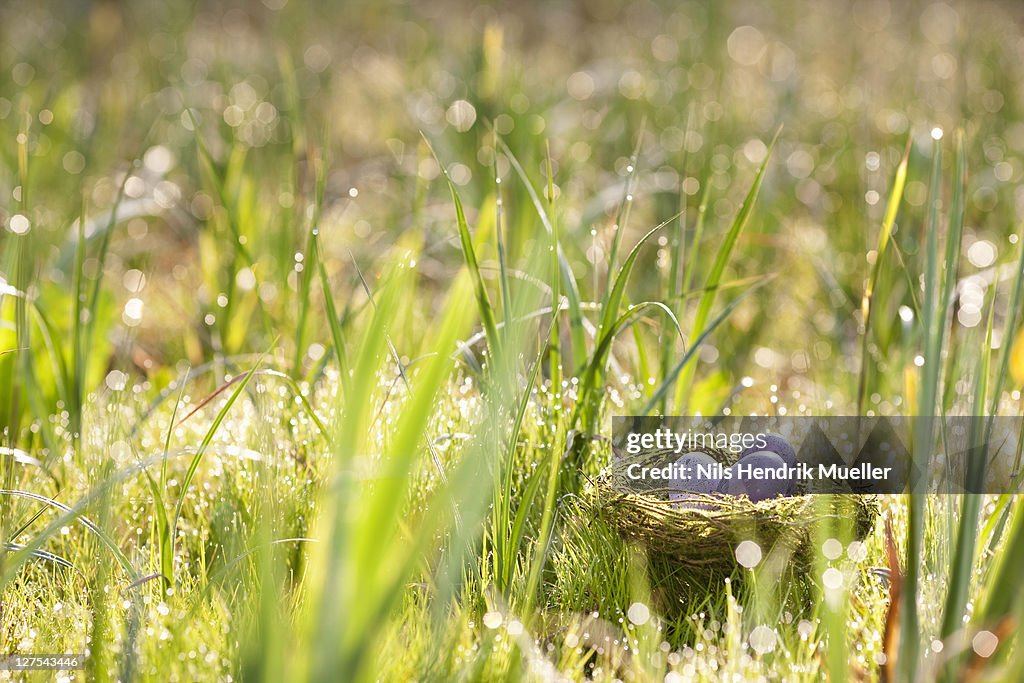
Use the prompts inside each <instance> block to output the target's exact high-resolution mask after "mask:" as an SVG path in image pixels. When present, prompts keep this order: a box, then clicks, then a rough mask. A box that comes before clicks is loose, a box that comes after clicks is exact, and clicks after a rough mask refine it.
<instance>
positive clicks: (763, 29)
mask: <svg viewBox="0 0 1024 683" xmlns="http://www.w3.org/2000/svg"><path fill="white" fill-rule="evenodd" d="M1022 19H1024V17H1022V12H1021V9H1020V7H1019V6H1017V5H1016V4H1012V3H1009V2H1006V3H1000V2H983V3H977V4H971V5H967V4H960V3H953V4H945V3H941V2H939V3H924V2H910V3H895V2H885V1H884V0H871V1H866V2H857V3H850V4H848V3H840V2H824V3H815V4H813V5H801V4H797V3H775V4H772V5H759V4H756V3H729V4H719V3H700V2H686V3H658V2H631V3H625V4H619V3H610V2H604V1H602V0H587V1H586V2H582V3H577V4H571V5H570V4H560V3H526V4H523V5H520V6H517V7H515V8H503V9H496V8H490V7H470V6H468V5H465V4H462V3H456V2H441V3H429V4H405V5H401V4H399V5H395V4H366V3H344V4H342V5H339V6H332V7H313V6H306V5H304V4H301V3H295V2H292V3H285V2H280V1H278V0H266V2H264V3H262V4H252V5H244V6H243V5H238V4H233V3H219V2H213V3H200V4H199V5H195V6H193V5H190V4H182V3H155V2H139V3H130V4H129V3H125V4H121V3H113V2H95V3H78V2H58V1H56V0H54V1H52V2H43V3H29V2H22V1H20V0H15V1H12V2H8V3H4V4H3V6H0V139H2V140H4V141H5V142H4V143H3V144H0V198H2V199H0V223H2V225H3V229H2V230H0V277H2V278H3V279H2V280H0V430H2V437H0V448H2V449H3V450H2V451H0V480H2V482H3V486H2V490H3V494H2V495H0V535H3V541H4V544H5V546H4V547H5V548H7V547H8V546H7V545H6V544H8V543H10V544H14V545H12V546H11V547H10V549H9V550H5V551H4V552H3V554H0V577H2V582H0V588H2V590H3V602H4V610H3V612H2V615H0V653H3V652H8V651H19V652H28V651H36V652H39V651H51V652H59V651H68V652H72V651H84V650H85V649H86V648H87V647H88V648H89V649H90V650H91V657H90V660H89V671H88V677H89V679H90V680H114V679H121V680H135V679H143V680H170V679H172V678H174V677H177V678H179V679H180V678H191V679H217V678H220V679H223V678H226V677H227V676H229V675H230V676H232V677H234V678H242V679H249V680H255V679H266V680H283V679H285V678H287V679H289V680H335V679H338V678H344V679H346V680H369V679H395V680H398V679H411V678H421V679H437V680H452V679H465V680H477V679H487V680H497V679H516V678H532V679H544V680H547V679H551V678H554V677H555V676H556V674H557V673H561V674H564V675H565V676H566V677H568V678H572V679H580V678H584V677H589V678H593V679H596V680H612V679H626V680H628V679H633V680H653V679H658V678H664V679H665V680H688V679H699V680H713V679H718V678H720V677H721V676H722V675H723V674H725V673H728V674H734V675H736V676H739V677H741V678H749V677H755V676H764V677H767V678H769V679H780V678H781V679H786V680H818V679H819V678H820V677H821V676H822V675H824V674H825V672H827V675H828V676H829V677H830V678H831V679H834V680H839V679H841V678H849V679H861V678H866V679H869V680H873V679H877V678H878V677H879V676H880V675H881V674H880V671H881V668H880V667H881V666H882V665H883V663H885V662H887V663H888V664H887V665H886V666H891V667H892V668H894V669H895V670H897V671H899V672H901V673H900V676H901V679H904V680H913V679H914V678H915V677H923V678H928V677H935V676H938V675H940V672H942V671H943V670H944V671H945V674H944V675H946V676H949V677H950V678H952V679H954V680H955V679H958V678H960V677H966V678H969V677H975V679H986V678H987V679H988V680H1012V679H1013V676H1014V675H1016V673H1018V672H1020V671H1021V670H1022V667H1024V659H1022V658H1021V656H1020V653H1019V648H1018V647H1017V643H1016V637H1015V634H1014V632H1013V630H1012V626H1011V625H1012V624H1013V623H1016V621H1017V620H1019V618H1020V616H1021V613H1022V610H1024V605H1022V604H1021V602H1020V600H1018V599H1017V598H1016V597H1015V595H1016V592H1015V590H1014V588H1015V580H1016V579H1015V576H1016V574H1015V571H1016V570H1015V567H1016V566H1018V565H1019V559H1020V558H1019V556H1020V554H1021V552H1022V551H1021V548H1022V547H1024V524H1022V521H1021V515H1020V514H1018V509H1017V508H1018V506H1017V504H1016V499H1015V498H1014V497H1012V496H1009V495H1006V496H1001V497H990V498H982V497H979V496H971V495H967V496H964V497H963V498H962V499H961V500H957V499H955V498H953V497H926V496H924V495H921V494H914V495H911V496H910V497H909V498H906V499H903V498H899V497H894V498H893V499H892V500H889V501H887V503H886V506H885V508H886V515H887V517H888V518H889V519H891V520H892V521H893V522H894V528H895V529H896V530H897V533H896V535H897V539H896V540H897V541H898V543H899V544H900V547H901V549H903V551H904V553H905V554H904V555H903V570H904V573H903V576H902V580H903V581H904V582H905V583H904V586H903V588H904V590H903V593H902V595H903V599H902V601H901V602H900V603H899V605H897V607H898V608H899V609H900V612H899V617H900V619H901V620H902V621H901V623H902V625H903V626H902V629H901V633H900V636H901V637H900V643H901V647H900V649H899V650H898V651H892V650H888V651H884V645H883V642H882V631H883V629H884V625H885V623H886V617H887V616H889V615H891V614H890V612H889V610H890V608H892V606H891V605H889V604H888V598H887V593H886V591H885V588H884V586H883V585H882V584H881V583H880V581H879V580H878V579H877V572H872V571H871V568H872V567H873V566H877V565H886V564H887V560H886V554H885V547H884V544H883V542H882V540H881V539H880V534H879V533H876V534H874V535H873V536H872V537H869V539H867V541H866V545H865V547H864V548H863V554H862V553H861V550H860V549H858V550H857V551H856V552H854V550H853V549H854V548H855V546H853V545H852V540H851V538H850V537H849V533H848V530H845V529H842V528H836V529H831V528H829V529H825V528H822V529H818V530H817V532H818V533H817V543H818V544H819V545H821V546H824V544H826V543H829V542H830V541H832V540H838V542H839V543H840V544H841V546H840V547H841V548H845V549H847V550H848V552H847V553H846V554H845V555H844V554H840V556H839V558H838V559H837V558H834V557H832V558H830V557H826V556H825V553H824V550H823V552H822V555H821V556H820V557H818V558H817V560H818V562H817V564H816V565H815V568H814V569H813V571H812V574H811V575H810V576H809V577H808V578H807V585H806V586H796V585H787V584H786V582H785V581H781V580H780V579H779V578H778V577H777V576H774V575H773V574H772V573H771V571H769V567H768V566H767V565H766V566H761V567H758V568H757V569H756V570H754V571H749V570H742V569H737V572H736V574H735V575H734V576H733V577H731V578H730V581H729V582H727V583H725V584H715V585H699V584H696V583H694V582H693V581H690V577H687V576H677V577H676V579H678V580H680V581H682V582H684V583H685V582H687V581H690V584H689V585H688V590H687V591H686V592H685V602H684V603H680V605H679V606H678V607H680V608H681V609H678V610H677V611H678V614H669V613H668V612H666V613H665V614H659V613H658V611H657V605H658V601H659V599H661V593H660V592H659V591H662V590H663V589H664V586H660V585H657V583H656V581H654V579H655V578H656V577H657V575H658V573H657V572H656V571H653V568H652V565H651V562H652V561H654V560H652V559H651V558H646V557H644V556H643V553H641V552H640V551H639V550H638V549H636V548H633V547H630V546H629V545H628V544H626V543H625V542H624V541H623V540H622V539H621V538H620V537H618V536H617V535H615V534H614V532H612V531H611V530H610V529H606V528H603V527H602V525H601V524H600V523H598V522H597V521H590V520H585V519H581V518H580V512H579V511H580V509H581V508H580V506H579V499H578V497H577V496H579V495H586V483H587V479H588V477H591V476H593V475H594V474H595V473H596V472H597V471H598V470H599V469H600V468H601V466H602V465H603V464H605V463H606V462H607V460H608V458H609V457H610V453H609V448H608V447H607V444H606V443H605V442H604V441H603V440H602V434H604V433H605V432H606V431H607V419H608V417H609V416H610V415H611V414H615V413H620V414H621V413H630V412H642V411H643V412H646V411H664V412H673V411H674V412H682V411H688V412H701V413H704V414H711V413H716V412H725V411H728V412H737V411H739V412H757V413H774V414H780V415H781V414H790V415H793V414H815V415H827V414H837V415H841V414H865V415H874V414H920V415H925V416H929V415H934V416H936V417H937V418H938V417H941V416H943V415H956V414H970V413H973V414H979V415H980V414H988V415H995V414H997V413H999V414H1019V413H1020V410H1021V408H1020V393H1019V384H1020V382H1021V376H1020V375H1021V373H1019V372H1016V371H1015V369H1016V368H1018V367H1019V366H1020V363H1019V362H1018V361H1019V360H1020V358H1019V357H1020V355H1021V354H1020V350H1019V344H1016V345H1015V344H1012V343H1011V340H1014V339H1016V338H1017V337H1018V334H1019V333H1018V327H1019V326H1020V305H1021V288H1022V285H1021V282H1022V278H1021V272H1022V269H1021V263H1024V261H1021V259H1022V258H1024V251H1022V250H1021V245H1020V243H1019V223H1020V207H1021V204H1022V194H1021V192H1020V191H1019V189H1018V186H1019V182H1020V180H1021V177H1022V174H1024V159H1022V157H1024V126H1022V124H1021V123H1020V118H1021V117H1020V114H1021V109H1022V102H1024V100H1022V97H1024V93H1022V92H1021V90H1020V85H1019V84H1020V82H1021V79H1020V78H1019V76H1020V66H1019V65H1020V60H1019V51H1020V44H1021V42H1020V26H1021V21H1022ZM567 36H568V37H571V39H567ZM782 124H784V126H785V128H784V132H783V133H781V134H780V133H776V131H778V130H779V126H780V125H782ZM954 130H955V131H957V132H956V134H955V143H954V151H953V153H952V154H951V155H947V156H948V157H949V159H944V158H943V155H942V153H941V148H942V144H943V143H942V141H941V139H940V138H942V137H943V136H942V135H941V134H942V132H943V131H947V132H952V131H954ZM961 131H962V132H961ZM424 140H429V141H430V142H429V144H427V143H425V142H424ZM431 146H432V149H430V147H431ZM755 199H756V205H755V201H754V200H755ZM651 226H659V227H658V228H656V229H655V230H653V231H650V228H651ZM627 245H628V248H629V249H631V250H632V251H630V252H628V253H627V254H626V257H625V258H624V259H620V258H619V257H620V255H621V254H622V253H623V250H624V249H626V248H627ZM563 311H564V313H563ZM627 330H628V332H629V334H623V333H624V332H626V331H627ZM267 349H269V351H267ZM992 360H994V361H995V362H994V363H993V362H991V361H992ZM257 367H258V368H259V370H254V368H257ZM193 368H194V369H193ZM231 378H234V379H231ZM239 378H241V379H239ZM278 380H281V381H278ZM227 382H231V384H230V385H229V386H230V387H231V389H232V390H231V391H230V392H227V393H225V394H220V393H217V392H218V390H219V389H223V388H224V387H225V383H227ZM172 395H173V396H174V397H175V398H176V399H177V400H176V401H175V402H174V403H173V404H172V403H171V402H168V401H166V399H167V398H169V397H171V396H172ZM192 411H195V413H194V415H193V414H192ZM182 416H189V418H188V419H187V420H182V419H181V418H182ZM938 422H939V420H938V419H936V423H938ZM926 431H927V430H926ZM936 431H939V430H936ZM930 436H931V435H930V434H922V435H920V436H919V437H918V438H916V439H915V445H916V446H917V447H918V449H920V450H919V454H926V451H927V448H928V447H929V446H930ZM41 474H42V476H40V475H41ZM1005 474H1006V476H1008V477H1013V478H1014V480H1016V477H1017V475H1018V473H1017V472H1016V471H1012V472H1007V473H1005ZM171 501H174V505H175V509H174V511H173V517H170V518H169V517H168V509H167V507H166V506H167V505H169V504H170V503H171ZM76 522H80V524H79V523H76ZM58 560H59V561H58ZM62 562H63V563H66V564H70V565H71V568H68V567H66V566H63V565H62ZM661 569H663V568H661ZM830 570H836V571H838V572H839V574H840V575H841V577H842V581H841V584H840V586H839V588H835V587H834V586H832V584H831V583H829V585H825V583H826V582H825V581H824V578H825V576H826V574H825V573H826V572H829V571H830ZM895 575H896V579H894V580H897V579H899V578H900V576H899V573H898V572H896V574H895ZM161 576H162V577H165V578H160V577H161ZM835 576H836V574H833V573H830V574H828V577H830V581H832V580H834V579H835ZM982 576H984V577H986V581H984V582H983V581H981V580H980V579H979V577H982ZM637 605H639V607H637ZM645 610H646V611H645ZM894 613H895V612H894ZM894 613H893V614H894ZM87 639H91V641H90V642H89V644H88V645H87ZM993 639H994V643H995V644H993ZM1007 641H1008V642H1007ZM936 643H938V645H936ZM399 653H401V654H400V655H399ZM893 665H894V666H893ZM38 678H39V679H40V680H42V679H43V676H39V677H38Z"/></svg>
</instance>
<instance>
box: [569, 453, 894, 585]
mask: <svg viewBox="0 0 1024 683" xmlns="http://www.w3.org/2000/svg"><path fill="white" fill-rule="evenodd" d="M705 452H707V453H708V454H709V455H711V456H712V457H714V458H715V459H717V460H718V461H719V462H722V463H724V464H726V465H729V464H731V463H732V462H733V461H734V460H735V455H733V454H732V453H731V452H729V451H721V450H712V449H705ZM657 455H658V454H650V455H649V456H646V457H650V458H652V460H653V459H655V458H656V457H657ZM660 455H661V456H662V457H663V455H664V454H660ZM645 459H646V458H645ZM636 461H637V460H636V459H635V458H633V459H631V460H630V462H636ZM622 474H623V468H621V467H619V466H617V465H613V466H612V467H611V468H609V469H608V470H606V471H605V472H604V474H603V475H602V476H600V477H599V478H598V479H596V480H595V481H593V482H592V487H591V495H590V496H589V497H588V500H589V507H590V514H591V515H593V516H594V517H596V518H599V519H600V520H602V521H603V522H604V523H605V524H607V525H608V526H609V527H611V528H612V529H614V530H615V531H617V532H618V534H619V535H621V536H622V537H623V538H625V539H626V540H627V541H630V542H632V543H635V544H637V545H639V546H641V547H643V548H644V549H646V550H647V552H648V554H649V555H650V556H652V559H660V560H664V561H665V562H667V564H668V565H669V566H671V567H675V568H678V569H684V570H692V571H691V573H692V572H697V573H701V572H706V573H711V574H717V575H724V576H729V575H731V574H732V573H733V570H734V569H735V568H736V567H737V565H738V559H739V560H743V559H746V558H743V557H740V558H737V552H738V551H737V549H738V547H739V545H740V544H741V543H742V542H743V541H752V542H753V543H756V544H757V550H754V553H755V555H756V553H757V552H758V551H760V553H761V555H760V557H762V558H764V563H765V564H775V565H777V567H778V568H779V569H780V570H782V569H784V568H785V569H789V568H793V569H797V570H806V569H807V568H808V567H809V566H810V562H811V557H812V554H811V552H810V550H811V548H812V546H813V545H814V544H813V537H814V530H815V529H816V528H819V525H827V526H824V527H823V528H825V529H828V530H829V536H831V535H843V530H844V529H845V530H846V534H852V535H853V536H854V537H856V538H857V539H858V540H859V539H863V538H864V537H865V536H866V535H867V534H868V533H869V532H870V531H871V528H872V527H873V525H874V521H875V517H876V516H877V514H878V500H877V498H876V497H874V496H870V495H863V494H854V493H849V492H847V493H842V492H826V493H814V494H810V493H809V492H808V491H807V489H806V487H804V486H798V489H797V493H796V495H791V496H780V497H777V498H770V499H766V500H762V501H759V502H752V501H751V500H750V499H749V498H747V497H746V496H729V495H713V494H712V495H703V494H688V498H687V500H686V501H684V502H673V501H671V500H669V497H668V493H669V489H668V488H662V489H657V488H652V489H647V490H644V491H643V492H636V491H632V490H629V489H627V488H625V487H624V486H623V480H622ZM676 493H678V491H676ZM748 548H752V546H748ZM754 559H755V560H757V557H755V558H754ZM740 564H746V565H747V566H750V565H751V562H750V561H747V562H740ZM753 564H762V562H761V561H760V560H757V561H755V562H754V563H753Z"/></svg>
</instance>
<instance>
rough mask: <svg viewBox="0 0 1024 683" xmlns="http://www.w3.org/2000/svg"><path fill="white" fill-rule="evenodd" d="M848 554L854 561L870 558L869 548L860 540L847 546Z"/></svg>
mask: <svg viewBox="0 0 1024 683" xmlns="http://www.w3.org/2000/svg"><path fill="white" fill-rule="evenodd" d="M846 556H847V557H849V558H850V559H851V560H853V561H854V562H863V561H864V560H866V559H868V548H867V546H866V545H864V544H863V543H861V542H860V541H853V542H852V543H850V545H848V546H847V547H846Z"/></svg>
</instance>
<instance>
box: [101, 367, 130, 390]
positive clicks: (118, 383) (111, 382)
mask: <svg viewBox="0 0 1024 683" xmlns="http://www.w3.org/2000/svg"><path fill="white" fill-rule="evenodd" d="M127 384H128V375H126V374H125V373H123V372H121V371H120V370H111V371H110V372H108V373H107V378H106V385H107V388H108V389H110V390H111V391H122V390H124V388H125V386H126V385H127Z"/></svg>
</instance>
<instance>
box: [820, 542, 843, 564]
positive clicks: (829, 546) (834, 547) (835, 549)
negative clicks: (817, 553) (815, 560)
mask: <svg viewBox="0 0 1024 683" xmlns="http://www.w3.org/2000/svg"><path fill="white" fill-rule="evenodd" d="M821 554H822V555H824V556H825V557H826V558H827V559H829V560H838V559H839V558H840V557H842V555H843V544H842V543H840V542H839V540H838V539H835V538H830V539H828V540H826V541H825V542H824V543H822V544H821Z"/></svg>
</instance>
